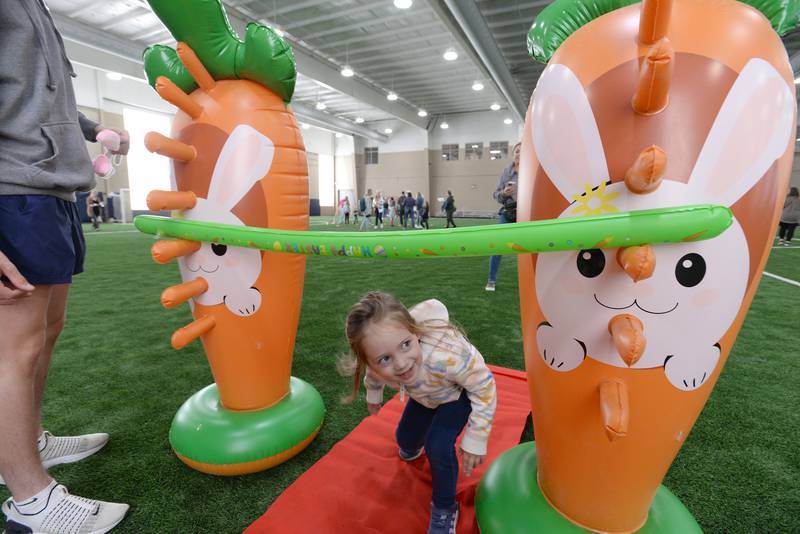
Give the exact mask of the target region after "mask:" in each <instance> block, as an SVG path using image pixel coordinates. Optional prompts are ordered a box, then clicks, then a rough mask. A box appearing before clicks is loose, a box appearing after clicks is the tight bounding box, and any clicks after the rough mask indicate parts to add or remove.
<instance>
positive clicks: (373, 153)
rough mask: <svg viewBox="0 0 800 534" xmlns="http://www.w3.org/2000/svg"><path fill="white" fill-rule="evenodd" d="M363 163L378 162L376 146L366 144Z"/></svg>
mask: <svg viewBox="0 0 800 534" xmlns="http://www.w3.org/2000/svg"><path fill="white" fill-rule="evenodd" d="M506 144H508V143H506ZM364 163H366V164H367V165H377V164H378V147H376V146H372V147H370V146H368V147H367V148H365V149H364Z"/></svg>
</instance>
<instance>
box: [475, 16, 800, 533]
mask: <svg viewBox="0 0 800 534" xmlns="http://www.w3.org/2000/svg"><path fill="white" fill-rule="evenodd" d="M752 3H753V5H754V6H757V7H759V8H761V9H763V10H764V13H765V14H766V15H767V16H768V17H771V20H772V23H773V24H774V29H773V27H772V26H771V24H770V20H768V19H767V18H765V16H764V14H762V13H761V12H760V11H758V10H757V9H756V8H754V7H751V6H750V5H748V4H747V3H743V2H738V1H735V0H674V1H671V0H645V1H644V2H643V3H641V4H640V3H633V2H629V1H626V0H621V1H620V0H617V1H611V0H585V1H580V0H556V2H554V3H553V4H552V5H550V6H548V7H547V8H546V9H545V10H544V11H542V13H541V14H540V15H539V17H538V18H537V19H536V21H535V22H534V25H533V27H532V29H531V31H530V33H529V48H530V51H531V53H532V55H534V56H535V57H536V58H537V59H540V60H543V61H549V63H548V65H547V67H546V68H545V70H544V72H543V74H542V75H541V77H540V79H539V82H538V84H537V87H536V91H535V92H534V95H533V99H532V101H531V105H530V108H529V109H528V113H527V118H526V122H525V127H524V132H523V139H522V151H521V159H520V169H519V182H518V186H519V190H518V201H519V204H518V219H519V220H522V221H537V220H549V219H552V218H559V219H566V218H574V217H579V216H582V215H584V214H586V213H587V208H588V207H590V206H607V209H614V210H621V211H629V210H643V209H654V208H656V209H658V208H668V207H671V206H682V205H688V204H697V203H703V202H713V203H715V204H721V205H724V206H728V207H730V208H731V210H732V212H733V215H734V220H733V223H732V224H731V226H730V227H729V228H728V229H727V230H725V231H724V232H722V233H721V234H720V235H719V236H717V237H714V238H713V239H708V240H704V241H693V242H687V243H673V244H666V245H656V246H650V245H647V244H645V245H640V246H636V247H622V248H619V249H617V250H616V251H614V250H608V249H606V250H601V249H596V250H584V251H581V252H578V253H577V254H576V253H571V252H554V253H552V254H538V255H534V254H531V255H521V256H520V260H519V281H520V304H521V314H522V325H523V339H524V347H525V365H526V369H527V372H528V382H529V385H530V391H531V403H532V408H533V418H534V428H535V433H536V442H535V445H534V444H524V445H520V446H518V447H515V448H514V449H511V450H510V451H507V452H506V453H504V454H503V455H502V456H500V457H499V458H498V459H497V460H496V461H495V462H494V463H493V464H492V466H491V467H490V468H489V470H488V472H487V473H486V475H485V477H484V479H483V480H482V482H481V485H480V487H479V489H478V492H477V505H476V508H477V516H478V521H479V524H480V528H481V532H482V533H484V534H497V533H502V534H515V533H523V532H533V531H536V532H548V533H563V532H583V531H584V529H585V530H589V531H594V532H613V533H627V532H634V531H637V532H647V533H655V532H659V533H672V532H681V533H687V532H698V531H699V530H700V529H699V526H698V525H697V523H696V522H695V521H694V519H693V518H692V516H691V515H690V514H689V512H688V511H687V510H686V509H685V508H684V507H683V505H682V504H681V503H680V501H678V499H677V498H675V497H674V496H673V495H672V494H671V493H670V492H669V491H668V490H667V489H666V488H664V487H663V486H661V485H660V484H661V481H662V480H663V478H664V475H665V474H666V472H667V470H668V469H669V466H670V464H671V463H672V461H673V459H674V458H675V456H676V454H677V453H678V451H679V450H680V448H681V445H682V444H683V442H684V441H685V440H686V437H687V435H688V434H689V432H690V431H691V429H692V426H693V425H694V422H695V420H696V418H697V417H698V415H699V414H700V411H701V410H702V408H703V405H704V404H705V402H706V400H707V399H708V397H709V395H710V393H711V390H712V389H713V387H714V384H715V383H716V381H717V378H718V377H719V374H720V372H721V370H722V367H723V365H724V364H725V361H726V359H727V357H728V354H729V353H730V350H731V347H732V345H733V342H734V340H735V339H736V335H737V333H738V332H739V329H740V327H741V325H742V321H743V320H744V317H745V314H746V313H747V309H748V307H749V305H750V302H751V300H752V298H753V294H754V293H755V291H756V288H757V286H758V282H759V279H760V277H761V273H762V270H763V267H764V263H765V262H766V259H767V255H768V253H769V249H770V246H771V243H772V236H773V235H774V230H775V226H776V224H777V222H778V217H779V215H780V207H781V206H782V204H781V200H782V199H783V196H784V194H785V191H786V188H787V186H788V180H789V175H790V170H791V165H792V158H793V155H794V133H795V118H796V101H795V88H794V83H793V82H794V80H793V78H794V77H793V74H792V68H791V66H790V65H789V62H788V60H787V55H786V50H785V49H784V47H783V45H782V43H781V40H780V38H779V36H778V33H776V31H775V30H777V31H778V32H785V31H788V30H789V29H791V28H793V27H794V26H795V25H797V22H798V20H797V19H798V10H797V6H796V3H793V2H780V1H769V0H764V1H755V0H754V1H753V2H752ZM631 4H632V5H631ZM791 6H794V7H791ZM790 9H791V10H790ZM601 211H603V210H601ZM648 257H649V258H651V259H652V262H653V264H654V269H652V270H649V269H644V270H643V269H637V268H635V263H636V262H638V261H639V259H641V258H648ZM615 258H616V260H617V261H614V259H615ZM620 264H628V265H630V266H631V267H632V268H630V269H623V268H621V267H620Z"/></svg>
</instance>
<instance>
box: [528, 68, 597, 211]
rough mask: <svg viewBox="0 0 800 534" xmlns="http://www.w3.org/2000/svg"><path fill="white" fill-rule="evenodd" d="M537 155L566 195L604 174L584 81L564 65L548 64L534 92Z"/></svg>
mask: <svg viewBox="0 0 800 534" xmlns="http://www.w3.org/2000/svg"><path fill="white" fill-rule="evenodd" d="M532 124H533V126H532V128H533V144H534V147H535V148H536V156H537V157H538V158H539V161H540V162H541V164H542V167H544V170H545V172H547V175H548V176H549V177H550V179H551V180H552V181H553V183H554V184H555V186H556V187H557V188H558V190H559V191H560V192H561V194H562V195H563V196H564V198H566V199H568V200H570V201H571V200H572V198H573V197H574V196H575V195H576V194H579V193H581V192H583V191H585V190H586V186H587V185H589V186H591V187H595V186H597V185H600V184H602V183H605V182H606V181H607V180H608V166H607V165H606V156H605V153H604V152H603V143H602V141H601V140H600V131H599V130H598V129H597V122H596V121H595V118H594V113H592V107H591V106H590V105H589V100H588V99H587V98H586V93H585V92H584V90H583V85H581V82H580V81H579V80H578V78H577V76H575V73H573V72H572V71H571V70H570V69H569V67H566V66H565V65H558V64H554V65H550V66H549V67H547V68H546V69H545V71H544V73H542V76H541V78H540V79H539V83H538V84H537V86H536V91H535V92H534V94H533V121H532Z"/></svg>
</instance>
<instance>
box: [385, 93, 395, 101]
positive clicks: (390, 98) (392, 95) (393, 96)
mask: <svg viewBox="0 0 800 534" xmlns="http://www.w3.org/2000/svg"><path fill="white" fill-rule="evenodd" d="M386 100H391V101H392V102H394V101H395V100H397V94H396V93H389V94H388V95H386Z"/></svg>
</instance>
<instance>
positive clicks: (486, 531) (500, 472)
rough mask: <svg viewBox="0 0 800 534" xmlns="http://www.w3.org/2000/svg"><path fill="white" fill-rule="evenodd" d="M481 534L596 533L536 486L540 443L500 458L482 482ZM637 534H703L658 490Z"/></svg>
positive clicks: (477, 506)
mask: <svg viewBox="0 0 800 534" xmlns="http://www.w3.org/2000/svg"><path fill="white" fill-rule="evenodd" d="M475 513H476V516H477V519H478V526H479V527H480V531H481V534H530V533H533V532H543V533H544V532H546V533H548V534H580V533H586V532H591V531H589V530H585V529H583V528H581V527H579V526H578V525H576V524H575V523H572V522H571V521H569V520H568V519H566V518H565V517H564V516H562V515H561V514H560V513H558V512H557V511H556V509H555V508H553V507H552V506H550V504H549V503H548V502H547V501H546V500H545V498H544V495H542V492H541V490H540V489H539V484H537V483H536V444H535V443H533V442H530V443H523V444H522V445H517V446H516V447H514V448H513V449H509V450H507V451H506V452H504V453H503V454H502V455H500V456H499V457H498V458H497V459H496V460H495V461H494V462H493V463H492V465H491V466H490V467H489V469H488V470H487V472H486V474H485V475H484V476H483V479H482V480H481V483H480V486H479V487H478V492H477V495H476V497H475ZM636 532H637V533H638V534H672V533H675V532H680V533H681V534H695V533H698V534H702V532H703V531H702V530H701V529H700V526H699V525H698V524H697V521H695V519H694V517H692V514H691V513H689V510H687V509H686V507H685V506H684V505H683V504H682V503H681V501H680V500H678V498H677V497H675V495H674V494H673V493H672V492H671V491H669V490H668V489H667V488H666V487H664V486H659V488H658V491H657V492H656V496H655V498H654V499H653V504H652V505H651V506H650V513H649V515H648V517H647V522H646V523H645V524H644V526H643V527H642V528H641V529H639V530H637V531H636Z"/></svg>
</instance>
